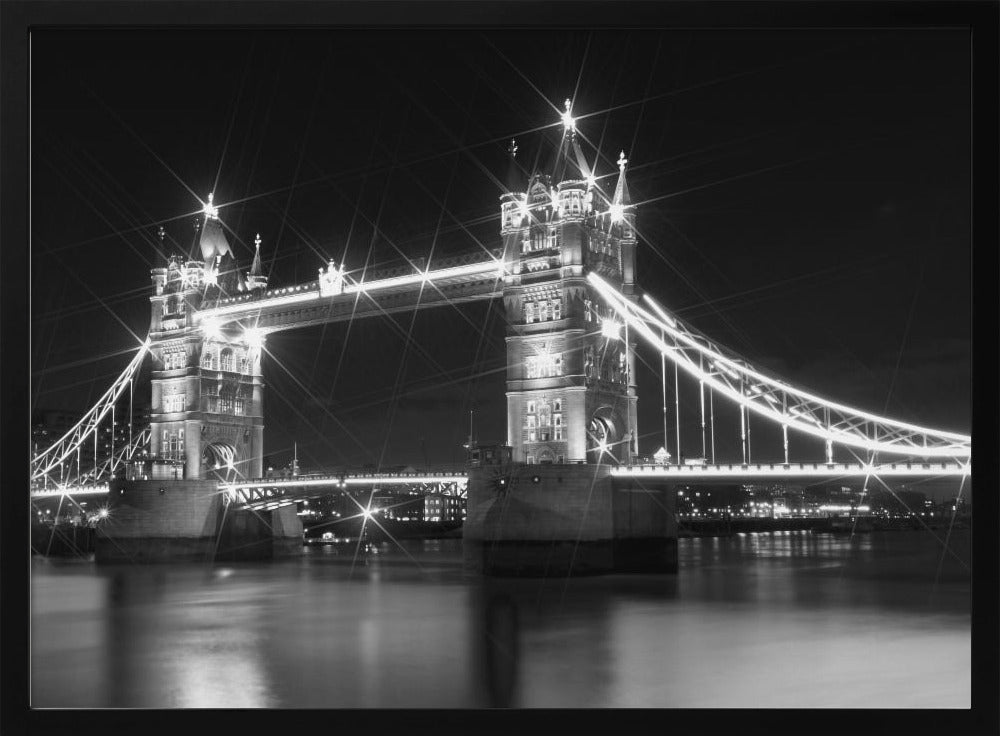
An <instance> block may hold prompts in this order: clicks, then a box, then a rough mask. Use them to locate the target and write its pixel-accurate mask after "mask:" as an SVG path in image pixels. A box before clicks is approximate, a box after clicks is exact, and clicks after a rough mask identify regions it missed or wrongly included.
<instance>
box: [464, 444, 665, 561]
mask: <svg viewBox="0 0 1000 736" xmlns="http://www.w3.org/2000/svg"><path fill="white" fill-rule="evenodd" d="M501 481H503V482H501ZM674 495H675V494H671V493H670V492H669V490H668V488H667V487H666V486H665V485H661V486H659V487H655V486H654V487H642V486H640V485H639V484H638V483H635V482H634V481H633V480H631V479H628V478H615V479H612V477H611V473H610V468H609V467H608V466H606V465H584V464H575V465H522V464H520V463H516V464H512V465H510V466H497V467H484V468H473V469H470V472H469V485H468V511H467V516H466V520H465V526H464V528H463V547H464V557H465V564H466V568H467V569H469V570H470V571H476V572H482V573H484V574H486V575H497V576H504V575H523V576H532V575H567V574H571V575H587V574H601V573H624V572H636V573H650V572H655V573H676V572H677V522H676V517H675V514H674V510H675V507H676V499H675V498H674Z"/></svg>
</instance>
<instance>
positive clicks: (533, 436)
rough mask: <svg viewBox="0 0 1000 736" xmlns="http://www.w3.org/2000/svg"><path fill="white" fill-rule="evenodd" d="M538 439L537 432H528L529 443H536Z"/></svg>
mask: <svg viewBox="0 0 1000 736" xmlns="http://www.w3.org/2000/svg"><path fill="white" fill-rule="evenodd" d="M537 438H538V435H537V434H536V433H535V430H531V431H530V432H528V442H535V441H536V440H537Z"/></svg>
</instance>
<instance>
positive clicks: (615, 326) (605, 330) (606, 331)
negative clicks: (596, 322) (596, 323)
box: [601, 319, 622, 340]
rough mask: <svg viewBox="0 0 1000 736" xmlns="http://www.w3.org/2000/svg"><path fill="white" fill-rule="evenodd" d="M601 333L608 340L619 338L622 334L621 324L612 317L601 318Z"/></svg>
mask: <svg viewBox="0 0 1000 736" xmlns="http://www.w3.org/2000/svg"><path fill="white" fill-rule="evenodd" d="M601 335H603V336H604V337H606V338H607V339H609V340H620V339H621V336H622V325H621V323H620V322H617V321H615V320H613V319H602V320H601Z"/></svg>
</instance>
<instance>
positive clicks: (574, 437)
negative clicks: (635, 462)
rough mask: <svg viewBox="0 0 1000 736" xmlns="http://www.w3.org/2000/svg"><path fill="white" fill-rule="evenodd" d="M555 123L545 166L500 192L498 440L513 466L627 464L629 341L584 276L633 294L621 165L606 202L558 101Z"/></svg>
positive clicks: (631, 404)
mask: <svg viewBox="0 0 1000 736" xmlns="http://www.w3.org/2000/svg"><path fill="white" fill-rule="evenodd" d="M563 123H564V130H563V137H562V142H561V144H560V148H559V152H558V154H557V156H556V161H555V165H554V166H553V167H552V172H553V173H552V174H548V173H537V172H536V173H534V174H533V175H532V176H531V177H530V179H529V180H528V182H527V187H526V191H517V187H516V184H517V182H516V181H515V180H514V178H510V177H509V178H508V190H509V191H508V192H507V193H505V194H504V195H503V196H502V197H501V205H500V214H501V228H500V232H501V236H502V238H503V243H504V253H505V261H506V268H507V272H508V276H507V277H506V279H505V284H504V296H503V299H504V308H505V310H506V315H507V323H508V329H507V338H506V339H507V435H508V440H507V441H508V444H509V445H510V446H511V449H512V455H513V460H514V461H515V462H525V463H529V464H530V463H539V464H541V463H573V462H604V463H616V462H617V463H626V462H630V461H631V459H632V456H633V455H634V454H636V449H637V448H636V436H637V435H636V389H635V380H634V375H635V371H634V367H635V343H634V342H633V341H632V340H631V339H630V335H628V333H627V330H626V328H625V327H624V326H623V325H622V324H621V321H620V320H616V319H615V317H614V315H613V314H612V313H611V312H610V310H609V309H608V308H607V306H606V305H605V304H604V303H603V301H602V300H601V298H600V297H599V296H598V295H597V294H596V292H594V290H593V289H592V288H591V287H590V286H589V284H588V282H587V274H588V273H590V272H594V273H596V274H598V275H600V276H601V277H602V278H604V279H606V280H607V281H608V282H610V283H611V284H613V285H615V286H617V287H618V288H619V289H620V290H621V291H622V293H624V294H626V295H627V296H629V297H631V298H634V276H635V246H636V236H635V212H634V208H633V207H632V205H631V202H630V200H629V197H628V188H627V186H626V183H625V163H627V162H626V161H625V158H624V155H622V156H621V157H620V158H619V175H618V182H617V186H616V189H615V193H614V195H613V196H612V197H611V198H609V197H608V196H607V195H606V194H605V193H604V192H603V191H602V190H601V188H600V187H599V186H598V184H597V182H596V180H595V178H594V176H593V175H592V172H591V170H590V168H589V167H588V166H587V164H586V161H585V159H584V157H583V154H582V152H581V151H580V147H579V143H578V142H577V140H576V128H575V122H574V121H573V119H572V117H571V116H570V113H569V101H567V109H566V113H564V115H563ZM515 152H516V147H515V146H513V145H512V148H511V155H512V159H513V155H514V153H515ZM512 164H513V161H512Z"/></svg>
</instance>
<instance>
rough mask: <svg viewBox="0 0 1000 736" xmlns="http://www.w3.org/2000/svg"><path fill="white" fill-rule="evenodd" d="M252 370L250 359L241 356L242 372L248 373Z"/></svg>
mask: <svg viewBox="0 0 1000 736" xmlns="http://www.w3.org/2000/svg"><path fill="white" fill-rule="evenodd" d="M249 372H250V361H249V360H247V358H246V356H243V357H242V358H240V373H243V374H247V373H249Z"/></svg>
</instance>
